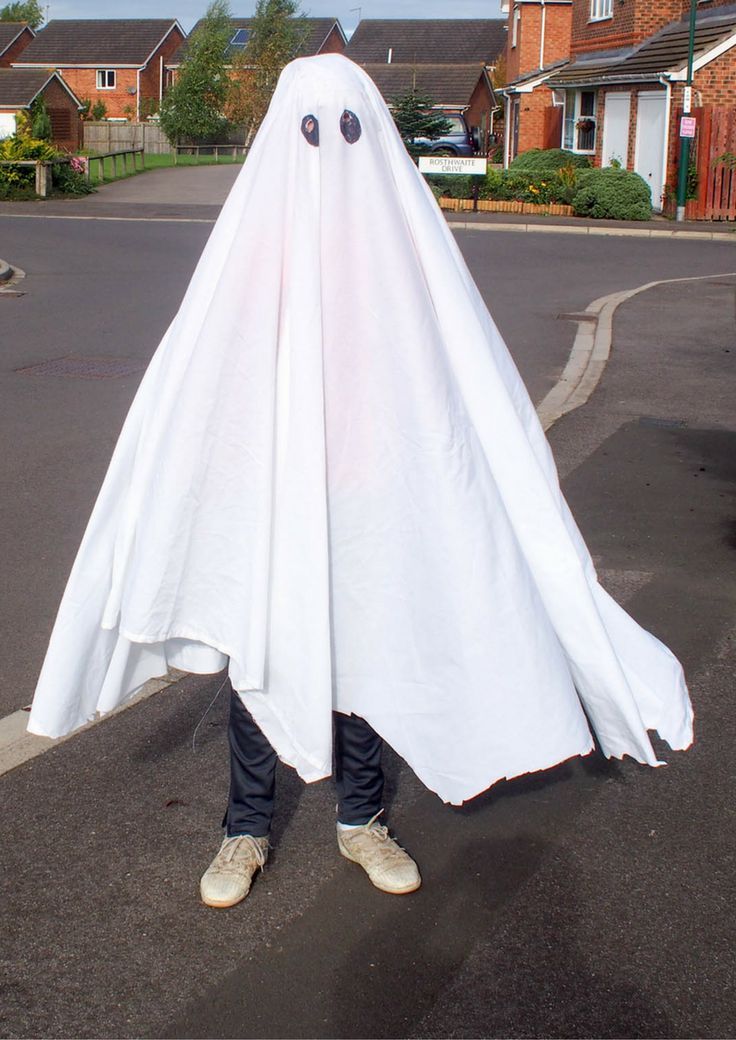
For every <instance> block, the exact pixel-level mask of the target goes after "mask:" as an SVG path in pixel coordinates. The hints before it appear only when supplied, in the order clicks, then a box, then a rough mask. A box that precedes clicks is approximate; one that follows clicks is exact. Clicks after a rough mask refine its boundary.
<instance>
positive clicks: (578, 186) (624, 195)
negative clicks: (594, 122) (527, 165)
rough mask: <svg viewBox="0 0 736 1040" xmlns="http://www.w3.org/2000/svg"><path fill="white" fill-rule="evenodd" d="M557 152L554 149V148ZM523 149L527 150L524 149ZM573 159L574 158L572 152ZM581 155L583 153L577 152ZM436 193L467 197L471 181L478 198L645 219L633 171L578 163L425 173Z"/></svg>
mask: <svg viewBox="0 0 736 1040" xmlns="http://www.w3.org/2000/svg"><path fill="white" fill-rule="evenodd" d="M555 151H556V152H558V153H559V151H560V150H559V149H557V150H555ZM526 154H527V155H528V154H529V153H528V152H527V153H526ZM578 158H580V157H579V156H578ZM583 158H584V157H583ZM427 180H428V181H429V184H430V187H431V189H432V191H433V192H434V195H435V197H436V198H440V197H442V196H444V197H446V198H451V199H469V198H472V195H473V182H474V181H477V183H478V197H479V198H481V199H493V200H495V201H499V202H507V201H508V202H533V203H537V204H538V205H542V206H544V205H554V204H562V205H571V206H572V207H573V210H574V212H575V215H576V216H579V217H593V218H597V219H608V220H650V219H651V216H652V200H651V194H650V191H649V185H648V184H647V183H646V181H644V180H643V179H642V178H641V177H640V176H639V175H638V174H637V173H633V172H632V171H630V170H619V169H614V168H613V167H611V168H606V169H605V170H601V169H597V168H596V169H592V168H590V167H587V168H585V167H578V168H573V169H570V168H569V167H564V166H563V167H561V168H560V169H559V170H557V171H554V170H547V172H540V171H532V170H529V171H524V170H519V169H518V168H516V167H514V168H511V169H508V170H489V172H488V173H487V175H486V176H485V177H483V178H480V177H478V178H476V177H442V176H434V175H433V176H429V177H427Z"/></svg>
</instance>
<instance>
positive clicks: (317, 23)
mask: <svg viewBox="0 0 736 1040" xmlns="http://www.w3.org/2000/svg"><path fill="white" fill-rule="evenodd" d="M299 23H300V25H301V26H303V28H304V40H303V42H302V45H301V47H300V48H299V56H300V57H308V56H310V55H313V54H342V52H343V51H344V50H345V47H346V45H347V37H346V36H345V33H344V32H343V28H342V26H341V25H340V22H339V20H338V19H337V18H300V19H299ZM201 24H202V19H200V21H198V22H197V24H196V25H195V26H194V28H193V29H192V33H194V32H196V31H197V29H198V28H199V26H200V25H201ZM230 24H231V27H232V37H231V39H230V45H229V50H230V53H231V54H233V55H235V54H237V52H238V51H240V50H242V49H243V47H245V45H246V43H247V42H248V39H249V37H250V34H251V31H252V27H253V19H252V18H231V19H230ZM190 35H191V34H190ZM185 55H186V42H184V43H182V45H181V46H180V47H179V48H177V50H176V51H175V52H174V53H173V54H172V55H171V56H170V58H169V60H168V61H167V62H166V85H167V86H168V85H169V84H171V83H174V82H175V81H176V77H177V75H178V72H179V69H180V68H181V63H182V61H183V60H184V57H185Z"/></svg>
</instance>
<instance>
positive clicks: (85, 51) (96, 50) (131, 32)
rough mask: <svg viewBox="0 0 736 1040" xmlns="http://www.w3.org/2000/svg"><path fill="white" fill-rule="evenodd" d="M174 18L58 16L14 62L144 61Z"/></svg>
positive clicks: (107, 63)
mask: <svg viewBox="0 0 736 1040" xmlns="http://www.w3.org/2000/svg"><path fill="white" fill-rule="evenodd" d="M173 26H177V27H179V23H178V22H177V21H176V19H175V18H90V19H77V18H55V19H52V20H51V21H50V22H49V23H48V25H46V27H45V28H43V29H41V30H40V32H39V33H38V34H37V36H36V38H35V40H33V41H32V42H31V43H29V44H28V46H27V47H26V49H25V50H24V51H23V53H22V54H20V55H19V56H18V60H17V61H15V62H13V65H46V66H54V67H56V68H63V67H64V66H66V65H93V66H94V65H99V66H103V65H104V66H110V67H113V68H114V67H115V66H125V65H130V66H133V67H136V66H141V65H144V64H145V62H146V61H147V60H148V58H149V57H150V56H151V54H152V53H153V51H155V50H156V48H157V47H158V45H159V43H161V41H162V40H163V38H164V36H166V34H167V33H168V32H169V31H170V30H171V29H172V27H173Z"/></svg>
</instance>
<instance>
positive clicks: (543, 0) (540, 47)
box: [539, 0, 547, 69]
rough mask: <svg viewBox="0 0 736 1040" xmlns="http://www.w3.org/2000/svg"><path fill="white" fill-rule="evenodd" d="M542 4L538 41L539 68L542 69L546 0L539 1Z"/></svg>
mask: <svg viewBox="0 0 736 1040" xmlns="http://www.w3.org/2000/svg"><path fill="white" fill-rule="evenodd" d="M541 3H542V33H541V38H540V41H539V67H540V69H543V68H544V36H545V32H546V29H547V6H546V0H541Z"/></svg>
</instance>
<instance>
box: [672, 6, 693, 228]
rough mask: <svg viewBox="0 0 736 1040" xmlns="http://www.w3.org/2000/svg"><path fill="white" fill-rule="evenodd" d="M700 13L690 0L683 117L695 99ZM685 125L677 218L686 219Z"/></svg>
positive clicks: (687, 151) (687, 146)
mask: <svg viewBox="0 0 736 1040" xmlns="http://www.w3.org/2000/svg"><path fill="white" fill-rule="evenodd" d="M697 13H698V0H690V47H689V50H688V56H687V83H686V85H685V96H684V98H683V102H682V114H683V117H689V116H690V112H691V110H692V99H693V63H694V58H695V22H696V19H697ZM683 130H684V126H683V124H682V123H680V168H679V170H678V177H677V219H678V220H684V219H685V203H686V200H687V178H688V172H689V170H690V141H691V140H692V138H691V137H690V136H687V137H686V136H684V135H683Z"/></svg>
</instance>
